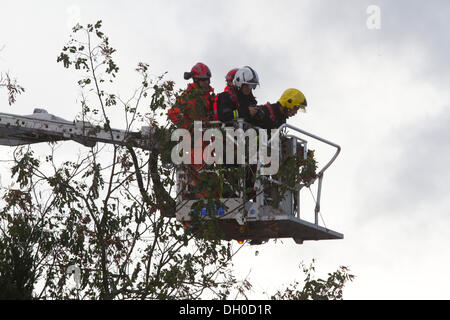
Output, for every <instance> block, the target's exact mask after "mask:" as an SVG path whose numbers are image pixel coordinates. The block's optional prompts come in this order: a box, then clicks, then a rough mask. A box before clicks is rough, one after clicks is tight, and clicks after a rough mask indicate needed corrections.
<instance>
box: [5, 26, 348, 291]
mask: <svg viewBox="0 0 450 320" xmlns="http://www.w3.org/2000/svg"><path fill="white" fill-rule="evenodd" d="M115 53H116V50H115V49H114V48H113V47H112V46H111V44H110V40H109V38H108V37H107V36H106V35H105V34H104V32H103V31H102V22H101V21H98V22H97V23H95V24H88V25H87V26H80V25H77V26H75V27H74V28H73V34H72V36H71V38H70V40H69V42H68V43H67V44H66V45H65V46H64V47H63V49H62V51H61V53H60V54H59V55H58V57H57V62H58V63H61V64H62V65H63V67H64V68H67V69H74V70H75V72H78V73H79V74H80V79H79V80H78V81H77V85H78V87H79V89H80V92H81V99H80V103H81V106H80V107H81V109H80V113H79V114H78V115H77V120H80V121H82V122H81V123H82V124H83V127H84V128H85V130H86V133H89V132H93V131H96V132H98V131H104V132H106V133H109V134H110V135H111V138H114V137H113V130H112V122H113V121H114V120H117V115H118V114H123V117H122V120H123V123H124V126H125V130H126V132H127V145H126V146H118V145H113V146H111V145H108V146H105V145H96V146H94V147H90V148H84V149H83V151H80V152H79V154H78V156H77V157H75V156H71V157H70V158H69V159H70V160H61V158H62V157H61V156H60V155H58V156H57V152H56V151H57V150H58V148H59V146H60V145H59V144H58V143H49V144H48V145H47V147H48V148H49V149H48V150H49V151H48V152H47V153H46V155H42V152H41V153H39V154H41V155H36V154H37V153H35V151H34V148H33V147H31V146H26V147H18V148H17V149H16V150H15V152H14V160H13V162H14V163H13V165H12V168H11V174H12V176H11V178H12V179H13V183H12V184H11V185H10V186H8V187H6V188H3V189H2V190H1V196H2V198H1V199H2V200H1V201H2V209H1V210H0V256H1V257H2V258H1V259H0V298H4V299H7V298H12V299H200V298H205V297H207V298H215V299H226V298H229V297H230V295H231V293H232V292H237V296H236V297H238V296H243V297H246V292H247V291H248V290H249V289H250V288H251V284H250V283H249V282H248V281H247V280H243V281H238V280H237V279H236V278H235V277H234V276H233V274H232V272H231V267H232V259H233V257H234V256H235V255H236V253H237V252H238V251H239V248H242V247H239V248H238V249H237V250H236V249H234V248H233V246H232V244H231V243H230V242H226V241H221V240H220V239H221V238H222V237H221V234H220V230H219V229H218V228H217V224H216V222H217V221H216V220H215V219H212V220H211V221H210V222H208V223H207V224H206V225H205V222H204V221H202V220H201V219H196V220H195V219H194V221H193V226H190V227H188V228H186V227H184V226H183V225H181V224H180V223H178V222H176V221H175V219H170V218H168V216H173V214H174V213H175V211H176V210H178V209H179V208H177V207H176V203H175V199H177V197H178V196H179V195H178V194H175V191H174V189H175V181H174V178H175V170H174V167H172V166H166V165H165V164H167V163H168V162H169V159H170V150H171V147H172V142H171V141H170V139H169V137H170V134H169V132H170V130H172V129H173V127H171V125H170V124H168V123H167V121H166V117H165V115H166V113H167V112H166V110H167V108H168V107H170V106H172V105H173V104H174V102H175V100H176V98H177V96H178V93H177V92H175V86H174V83H173V82H172V81H168V80H165V79H164V75H161V76H157V77H154V76H151V74H150V71H149V70H150V66H149V65H148V64H146V63H142V62H140V63H138V65H137V67H136V69H135V71H136V72H137V76H138V77H139V86H138V88H137V89H136V90H135V91H134V93H133V94H132V96H131V98H129V99H123V98H122V97H121V95H120V94H118V93H117V92H115V91H114V89H113V88H114V87H113V86H112V85H113V83H115V81H117V80H118V74H119V70H120V69H119V66H118V65H117V64H116V63H115V60H114V55H115ZM5 81H6V82H5V83H6V84H8V83H9V87H8V85H7V89H8V90H10V103H12V102H14V101H15V96H16V95H17V94H20V93H21V92H24V89H23V88H22V87H20V86H18V85H17V84H16V83H15V82H14V81H12V80H10V79H9V77H7V78H6V80H5ZM1 85H2V82H1V81H0V86H1ZM11 90H12V91H11ZM122 127H123V126H122ZM140 127H151V128H152V134H151V135H150V136H149V137H148V139H149V141H148V147H149V148H148V149H149V150H145V149H144V150H142V149H140V148H136V146H138V142H137V141H136V140H135V138H136V135H134V134H132V133H131V132H136V131H139V128H140ZM142 132H144V131H142ZM142 134H143V133H142ZM140 138H142V136H140ZM80 142H82V143H83V141H80ZM286 167H288V166H286ZM214 169H215V172H216V173H214V174H213V175H212V176H211V175H210V176H203V177H199V179H198V183H197V184H196V186H195V188H194V190H193V191H192V194H194V197H195V195H197V194H199V193H200V192H202V191H203V190H215V191H214V192H208V193H207V194H206V195H205V197H203V198H202V199H198V198H197V200H198V201H197V203H196V205H195V208H197V210H201V209H202V208H203V207H205V208H206V209H207V210H208V212H213V211H214V208H215V207H217V206H223V204H222V203H220V202H219V201H218V200H217V192H218V193H220V194H223V193H239V192H243V193H244V195H245V196H247V192H244V191H248V190H242V189H239V188H240V185H239V184H236V181H239V180H242V179H246V178H248V172H246V171H245V170H241V168H238V169H236V170H229V169H230V168H226V167H225V166H223V167H221V166H215V167H214ZM196 217H198V216H196ZM199 230H201V232H199ZM74 266H75V269H74V268H73V267H74ZM68 270H80V274H79V276H80V278H79V279H76V277H77V274H76V273H75V274H73V277H72V273H71V272H68ZM344 271H345V270H344ZM342 272H343V271H342V270H340V271H338V272H337V273H336V274H335V276H334V279H335V280H333V281H338V282H339V281H341V282H342V277H344V279H347V278H348V277H347V278H346V274H343V273H342ZM307 276H308V277H309V273H308V274H307ZM74 280H75V281H74ZM78 280H79V281H78ZM311 283H314V284H313V285H309V286H307V288H306V287H305V288H306V289H305V290H307V293H306V296H308V294H309V296H312V292H317V297H322V296H324V295H325V294H328V293H324V292H323V290H324V289H323V288H325V287H326V286H327V284H325V285H322V286H320V285H321V282H320V281H318V282H312V281H311ZM289 290H290V289H288V291H286V293H283V294H281V293H280V294H279V295H278V296H279V297H280V298H286V299H291V298H295V297H297V296H298V294H297V293H296V291H292V290H291V291H289ZM327 292H328V291H327ZM332 294H333V295H334V296H336V297H338V296H339V291H333V293H332ZM340 294H341V295H342V293H340ZM302 297H303V295H302Z"/></svg>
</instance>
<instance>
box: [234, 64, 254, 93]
mask: <svg viewBox="0 0 450 320" xmlns="http://www.w3.org/2000/svg"><path fill="white" fill-rule="evenodd" d="M243 84H248V85H249V86H250V87H251V88H252V89H255V88H256V86H257V85H259V78H258V74H257V73H256V71H255V70H253V69H252V68H250V67H249V66H245V67H242V68H240V69H239V70H238V71H237V72H236V75H235V76H234V79H233V85H235V86H236V87H238V88H240V87H242V85H243Z"/></svg>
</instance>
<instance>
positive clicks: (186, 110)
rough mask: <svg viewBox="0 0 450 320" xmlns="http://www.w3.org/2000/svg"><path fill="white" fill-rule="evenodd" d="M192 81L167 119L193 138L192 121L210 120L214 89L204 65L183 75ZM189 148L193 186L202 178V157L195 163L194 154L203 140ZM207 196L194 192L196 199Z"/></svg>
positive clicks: (207, 69) (202, 144) (206, 67)
mask: <svg viewBox="0 0 450 320" xmlns="http://www.w3.org/2000/svg"><path fill="white" fill-rule="evenodd" d="M191 78H192V79H193V82H192V83H190V84H188V87H187V89H186V90H185V91H184V92H183V93H182V94H181V95H180V96H179V97H178V98H177V100H176V102H175V104H174V105H173V107H172V108H171V109H169V112H168V116H169V119H170V120H171V121H172V122H173V123H174V124H175V125H176V126H177V127H179V128H183V129H188V130H189V131H190V132H191V137H193V136H195V135H194V134H192V133H193V129H194V121H208V120H211V109H212V108H211V107H212V103H213V99H214V89H213V88H212V87H211V86H210V85H209V83H210V79H211V71H210V70H209V68H208V66H206V65H205V64H204V63H201V62H199V63H197V64H195V65H194V66H193V67H192V69H191V71H190V72H185V73H184V79H185V80H189V79H191ZM191 141H192V146H191V163H192V164H193V165H188V166H186V169H187V170H188V172H189V175H190V177H189V179H190V181H191V182H192V184H193V186H194V187H195V186H197V183H198V181H199V179H200V177H201V176H202V174H201V172H200V170H201V169H202V168H203V166H204V163H203V157H202V159H201V163H195V161H194V160H195V153H196V152H201V154H202V155H203V149H204V148H205V144H204V142H203V139H201V141H200V143H195V141H194V140H193V139H192V140H191ZM195 145H199V146H200V148H201V150H196V149H195V147H194V146H195ZM207 195H208V192H207V191H206V190H196V192H195V196H196V197H197V198H201V197H205V196H207Z"/></svg>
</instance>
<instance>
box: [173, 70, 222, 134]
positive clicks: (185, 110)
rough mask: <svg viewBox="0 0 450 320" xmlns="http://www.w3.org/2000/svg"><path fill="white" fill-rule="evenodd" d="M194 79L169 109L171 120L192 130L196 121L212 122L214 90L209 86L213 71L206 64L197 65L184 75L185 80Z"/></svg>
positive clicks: (181, 126)
mask: <svg viewBox="0 0 450 320" xmlns="http://www.w3.org/2000/svg"><path fill="white" fill-rule="evenodd" d="M191 78H192V79H193V82H192V83H190V84H188V87H187V89H186V90H185V91H184V92H183V93H182V94H181V95H180V96H179V97H178V98H177V100H176V102H175V104H174V105H173V107H172V108H171V109H169V112H168V115H169V119H170V120H171V121H172V122H173V123H174V124H175V125H176V126H178V127H180V128H184V129H190V128H192V126H193V124H194V121H207V120H210V118H211V117H210V114H211V109H212V103H213V99H214V89H213V88H212V87H211V86H210V85H209V83H210V80H211V71H210V70H209V68H208V66H207V65H205V64H204V63H201V62H199V63H197V64H195V65H194V66H193V67H192V69H191V71H190V72H185V73H184V79H186V80H189V79H191Z"/></svg>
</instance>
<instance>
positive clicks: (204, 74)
mask: <svg viewBox="0 0 450 320" xmlns="http://www.w3.org/2000/svg"><path fill="white" fill-rule="evenodd" d="M190 78H194V79H209V78H211V71H210V70H209V68H208V66H207V65H206V64H204V63H201V62H199V63H197V64H196V65H195V66H193V67H192V69H191V72H185V73H184V79H186V80H188V79H190Z"/></svg>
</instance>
